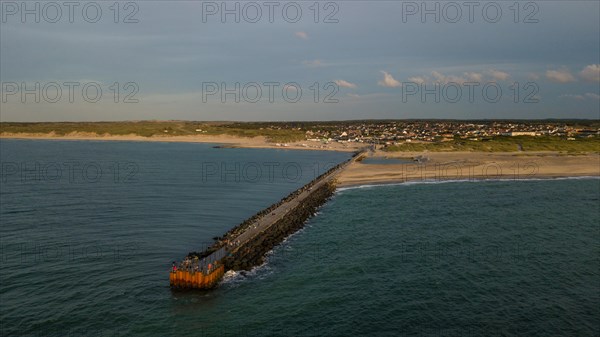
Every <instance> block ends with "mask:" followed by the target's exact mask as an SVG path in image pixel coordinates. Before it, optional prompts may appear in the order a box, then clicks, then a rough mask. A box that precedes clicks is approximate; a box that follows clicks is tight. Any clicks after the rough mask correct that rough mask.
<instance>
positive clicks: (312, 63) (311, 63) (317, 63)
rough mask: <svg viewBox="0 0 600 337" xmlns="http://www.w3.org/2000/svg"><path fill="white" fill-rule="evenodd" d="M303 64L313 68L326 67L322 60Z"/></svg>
mask: <svg viewBox="0 0 600 337" xmlns="http://www.w3.org/2000/svg"><path fill="white" fill-rule="evenodd" d="M302 64H304V65H305V66H307V67H311V68H317V67H323V66H324V65H325V64H324V63H323V61H321V60H312V61H302Z"/></svg>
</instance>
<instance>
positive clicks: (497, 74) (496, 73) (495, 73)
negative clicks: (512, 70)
mask: <svg viewBox="0 0 600 337" xmlns="http://www.w3.org/2000/svg"><path fill="white" fill-rule="evenodd" d="M489 73H490V75H492V78H493V79H494V80H496V81H506V80H507V79H508V77H509V76H510V75H509V74H508V73H505V72H503V71H500V70H495V69H491V70H490V71H489Z"/></svg>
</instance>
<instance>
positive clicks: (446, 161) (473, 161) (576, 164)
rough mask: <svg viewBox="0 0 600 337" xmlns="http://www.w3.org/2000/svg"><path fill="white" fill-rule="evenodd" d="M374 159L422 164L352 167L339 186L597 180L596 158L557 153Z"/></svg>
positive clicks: (396, 155)
mask: <svg viewBox="0 0 600 337" xmlns="http://www.w3.org/2000/svg"><path fill="white" fill-rule="evenodd" d="M371 155H372V156H374V157H383V156H387V157H389V158H414V157H418V156H422V157H424V158H425V160H423V161H421V162H414V163H410V164H397V163H393V164H364V163H361V162H356V163H352V164H351V165H349V166H348V167H347V168H346V169H345V170H344V171H343V172H342V173H341V174H340V175H339V176H338V182H339V185H340V186H356V185H364V184H384V183H397V182H405V181H419V180H420V181H425V180H429V181H432V180H433V181H436V180H439V181H441V180H475V179H535V178H557V177H584V176H596V177H600V155H599V154H597V153H596V154H585V155H566V154H561V153H557V152H531V153H529V152H507V153H484V152H430V153H419V152H402V153H385V152H381V151H377V152H375V153H373V154H371Z"/></svg>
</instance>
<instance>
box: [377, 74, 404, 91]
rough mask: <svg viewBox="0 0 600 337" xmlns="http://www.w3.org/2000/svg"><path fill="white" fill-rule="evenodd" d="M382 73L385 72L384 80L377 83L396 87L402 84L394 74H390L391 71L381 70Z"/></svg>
mask: <svg viewBox="0 0 600 337" xmlns="http://www.w3.org/2000/svg"><path fill="white" fill-rule="evenodd" d="M381 73H382V74H383V80H381V81H379V82H377V84H379V85H380V86H382V87H387V88H395V87H399V86H400V85H401V84H400V82H398V81H396V79H395V78H393V77H392V75H390V74H389V73H387V72H385V71H381Z"/></svg>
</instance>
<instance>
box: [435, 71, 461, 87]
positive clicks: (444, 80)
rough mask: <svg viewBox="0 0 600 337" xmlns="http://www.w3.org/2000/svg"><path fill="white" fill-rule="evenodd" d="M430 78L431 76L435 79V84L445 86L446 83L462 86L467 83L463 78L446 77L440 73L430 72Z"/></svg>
mask: <svg viewBox="0 0 600 337" xmlns="http://www.w3.org/2000/svg"><path fill="white" fill-rule="evenodd" d="M431 76H433V78H434V79H435V82H436V83H439V84H447V83H457V84H463V83H465V82H467V80H466V79H465V78H464V77H460V76H453V75H449V76H446V75H444V74H442V73H440V72H439V71H432V72H431Z"/></svg>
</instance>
